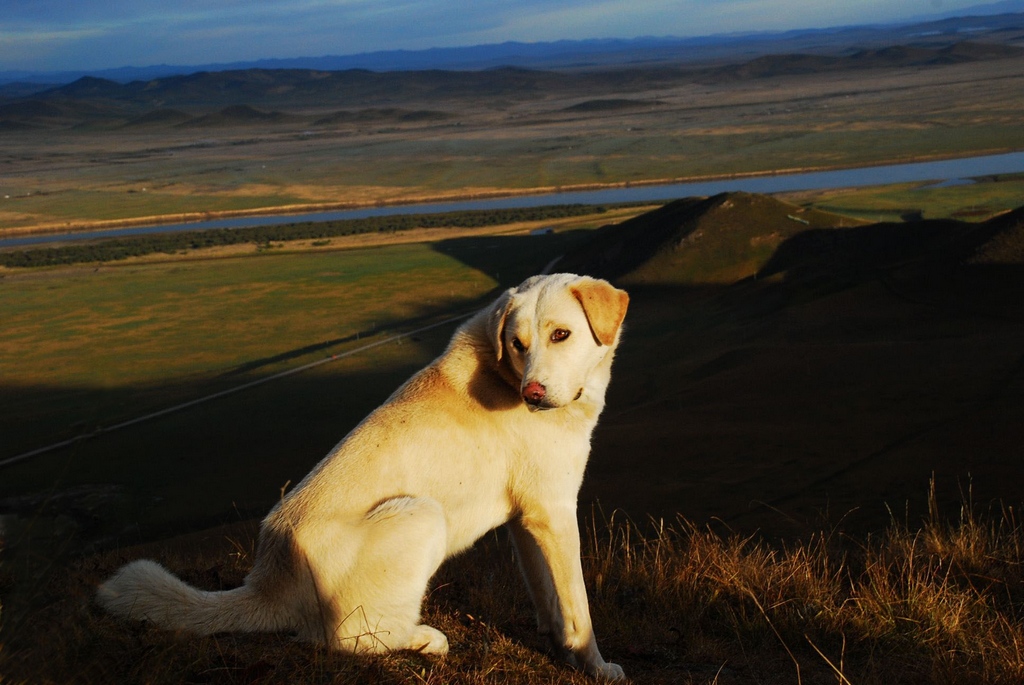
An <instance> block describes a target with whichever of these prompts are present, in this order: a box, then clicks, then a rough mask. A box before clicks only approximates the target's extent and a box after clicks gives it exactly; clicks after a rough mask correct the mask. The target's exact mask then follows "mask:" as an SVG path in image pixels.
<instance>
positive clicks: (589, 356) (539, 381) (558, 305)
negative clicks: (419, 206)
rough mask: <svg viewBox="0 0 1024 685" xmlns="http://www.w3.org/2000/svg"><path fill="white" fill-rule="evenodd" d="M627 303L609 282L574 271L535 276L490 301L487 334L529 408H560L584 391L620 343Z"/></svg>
mask: <svg viewBox="0 0 1024 685" xmlns="http://www.w3.org/2000/svg"><path fill="white" fill-rule="evenodd" d="M628 304H629V296H628V295H627V294H626V293H625V292H624V291H622V290H619V289H618V288H615V287H613V286H612V285H611V284H610V283H608V282H607V281H602V280H598V279H595V278H590V277H587V276H576V275H575V274H552V275H549V276H534V277H533V278H530V279H528V280H526V281H524V282H523V283H522V284H521V285H520V286H518V287H517V288H511V289H509V290H507V291H506V292H505V293H504V294H503V295H502V296H501V297H500V298H499V299H498V301H497V302H495V303H494V306H493V307H492V309H491V311H490V314H489V319H488V332H489V335H490V337H491V341H492V343H493V345H494V350H495V353H496V354H497V358H498V361H499V362H500V361H502V360H503V359H504V360H505V363H507V364H508V365H509V367H511V369H512V370H513V371H514V374H515V377H516V378H517V379H519V381H520V387H519V391H520V393H521V395H522V397H523V400H524V401H525V402H526V403H527V404H528V405H530V408H531V409H553V408H556V407H563V406H565V405H567V404H570V403H571V402H573V401H575V400H577V399H579V398H580V397H582V396H584V395H585V394H586V393H587V390H588V383H589V382H590V381H591V380H593V379H592V374H593V372H594V370H595V369H597V368H598V366H599V365H600V364H601V362H602V361H605V360H606V359H608V360H609V361H610V355H611V354H612V352H613V351H614V350H615V347H616V346H617V345H618V342H619V332H620V331H621V329H622V320H623V318H624V317H625V316H626V307H627V306H628ZM597 380H600V379H597ZM604 383H607V378H605V379H604ZM600 391H601V392H602V393H603V391H604V385H603V384H602V385H601V387H600Z"/></svg>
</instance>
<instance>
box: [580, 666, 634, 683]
mask: <svg viewBox="0 0 1024 685" xmlns="http://www.w3.org/2000/svg"><path fill="white" fill-rule="evenodd" d="M586 671H587V673H588V674H589V675H591V676H593V677H595V678H597V679H598V680H618V681H622V680H625V679H626V673H625V671H623V670H622V666H619V665H618V664H613V663H609V662H603V663H600V664H587V668H586Z"/></svg>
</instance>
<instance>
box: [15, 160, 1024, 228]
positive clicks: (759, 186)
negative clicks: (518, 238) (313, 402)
mask: <svg viewBox="0 0 1024 685" xmlns="http://www.w3.org/2000/svg"><path fill="white" fill-rule="evenodd" d="M1020 172H1024V152H1010V153H1005V154H999V155H984V156H979V157H965V158H961V159H947V160H940V161H934V162H914V163H910V164H887V165H884V166H874V167H862V168H857V169H837V170H834V171H815V172H809V173H801V174H775V175H765V176H752V177H747V178H737V179H723V180H717V181H698V182H691V183H672V184H665V185H643V186H629V187H625V188H606V189H603V190H586V191H572V192H564V193H547V194H542V195H521V196H516V197H504V198H493V199H488V200H464V201H456V202H439V203H432V204H417V205H396V206H389V207H368V208H364V209H349V210H339V211H328V212H314V213H307V214H277V215H273V216H252V217H236V218H232V219H214V220H210V221H194V222H191V223H184V224H163V225H157V226H136V227H131V228H119V229H110V230H100V231H87V232H78V233H63V234H59V233H51V234H43V235H34V236H22V237H18V238H7V239H3V240H0V247H21V246H30V245H41V244H45V243H56V242H68V241H71V240H95V239H98V238H116V237H123V236H132V235H143V234H147V233H172V232H176V231H199V230H205V229H212V228H241V227H244V226H270V225H277V224H290V223H297V222H303V221H338V220H342V219H362V218H366V217H376V216H388V215H396V214H432V213H440V212H457V211H466V210H473V209H503V208H509V207H539V206H542V205H554V204H587V205H599V204H612V203H616V202H639V201H652V202H655V201H663V200H673V199H676V198H681V197H694V196H704V195H715V194H717V193H724V192H732V191H746V192H751V193H782V192H790V191H796V190H823V189H829V188H853V187H862V186H872V185H887V184H890V183H909V182H916V181H935V182H936V183H943V182H947V183H949V182H958V181H960V180H965V179H970V178H973V177H978V176H989V175H992V174H1011V173H1020Z"/></svg>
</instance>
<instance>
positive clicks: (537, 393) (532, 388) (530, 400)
mask: <svg viewBox="0 0 1024 685" xmlns="http://www.w3.org/2000/svg"><path fill="white" fill-rule="evenodd" d="M547 394H548V391H547V390H546V389H545V388H544V386H543V385H541V384H540V383H538V382H537V381H530V382H529V383H527V384H526V387H525V388H523V399H524V400H526V403H527V404H540V402H541V400H543V399H544V396H545V395H547Z"/></svg>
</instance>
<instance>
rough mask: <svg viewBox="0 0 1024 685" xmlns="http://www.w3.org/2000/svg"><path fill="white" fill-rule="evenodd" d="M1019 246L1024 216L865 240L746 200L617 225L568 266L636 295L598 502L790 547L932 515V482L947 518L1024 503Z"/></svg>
mask: <svg viewBox="0 0 1024 685" xmlns="http://www.w3.org/2000/svg"><path fill="white" fill-rule="evenodd" d="M804 222H806V223H804ZM1022 245H1024V208H1022V209H1018V210H1015V211H1013V212H1009V213H1007V214H1004V215H1001V216H999V217H996V218H994V219H992V220H989V221H987V222H983V223H968V222H960V221H911V222H905V223H890V224H857V223H855V222H852V221H851V220H850V219H848V218H843V217H838V216H835V215H829V214H825V213H816V212H815V213H812V212H800V208H799V207H796V206H794V205H791V204H788V203H785V202H782V201H779V200H777V199H774V198H770V197H765V196H758V195H749V194H743V193H732V194H723V195H718V196H714V197H711V198H707V199H690V200H681V201H677V202H674V203H671V204H669V205H667V206H665V207H663V208H661V209H659V210H656V211H654V212H651V213H648V214H646V215H643V216H640V217H637V218H635V219H633V220H630V221H627V222H624V223H622V224H619V225H615V226H607V227H605V228H603V229H601V230H600V231H599V233H598V234H597V235H596V236H595V238H594V240H593V241H592V242H591V243H589V244H588V245H584V246H582V247H581V248H579V249H577V250H576V251H574V252H572V253H570V254H567V255H565V257H564V258H563V259H562V261H561V262H560V263H559V264H558V266H557V268H558V269H560V270H566V271H577V272H582V273H589V274H592V275H597V276H602V277H607V278H611V279H612V280H614V281H615V282H616V283H617V284H619V285H621V286H623V287H625V288H626V289H627V290H628V291H629V292H630V295H631V310H630V313H629V316H628V317H627V322H626V323H627V329H626V336H627V337H626V341H625V343H624V344H623V346H622V348H621V353H620V355H621V357H620V360H619V361H617V367H616V376H615V380H614V382H613V384H612V394H611V397H610V400H609V413H608V415H607V417H606V418H605V419H604V420H603V422H602V424H601V425H600V426H599V428H598V435H597V437H596V438H595V442H594V444H595V447H594V450H595V451H594V460H593V462H592V464H593V466H592V468H591V471H590V474H591V477H590V479H589V480H588V481H587V483H586V484H585V486H584V497H585V498H586V497H589V498H596V499H598V500H599V501H601V502H602V505H603V506H605V507H607V508H622V509H624V510H625V511H627V512H630V513H631V514H636V515H640V514H654V515H668V516H671V515H672V512H675V511H679V512H683V514H684V515H685V516H687V517H691V518H695V519H696V520H698V521H704V520H708V519H711V518H718V519H719V520H721V521H723V522H724V523H725V524H726V525H728V526H730V527H738V529H742V530H747V529H750V528H758V529H761V530H763V531H770V532H772V533H773V534H787V535H788V534H803V533H806V532H807V531H808V530H809V529H813V527H814V526H815V525H818V523H817V522H819V521H820V520H821V518H822V517H823V516H827V517H830V518H831V519H832V520H834V517H843V526H844V527H845V528H849V529H851V530H860V531H864V530H871V529H877V527H878V526H883V525H885V523H886V522H887V521H888V520H890V517H891V516H892V514H891V509H890V507H895V508H899V510H900V511H901V512H904V515H906V516H909V517H911V518H913V517H916V516H917V515H919V514H921V513H922V512H923V509H922V508H921V505H923V504H924V501H923V499H922V497H921V493H922V492H924V490H925V489H926V488H927V483H928V479H929V477H930V476H932V475H934V476H935V478H936V480H937V482H938V484H939V501H940V503H941V505H942V506H943V507H945V508H946V509H945V510H946V511H954V510H955V504H954V503H955V502H957V501H958V499H959V497H960V495H961V491H962V488H965V487H969V486H970V484H973V487H974V488H975V490H974V491H975V492H978V493H984V495H983V496H984V497H985V498H986V501H990V500H1003V501H1006V502H1015V501H1017V500H1018V499H1019V497H1020V494H1019V491H1018V489H1017V488H1016V487H1015V485H1013V484H1014V483H1016V482H1018V479H1019V476H1020V466H1019V458H1018V457H1019V446H1020V439H1019V426H1020V425H1021V422H1024V357H1022V355H1021V350H1022V349H1024V297H1021V293H1024V249H1022ZM626 454H628V455H629V458H628V459H623V455H626ZM654 503H657V504H654ZM826 512H827V514H826ZM913 520H916V519H913Z"/></svg>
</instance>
